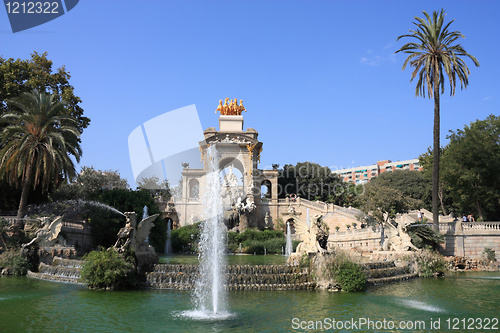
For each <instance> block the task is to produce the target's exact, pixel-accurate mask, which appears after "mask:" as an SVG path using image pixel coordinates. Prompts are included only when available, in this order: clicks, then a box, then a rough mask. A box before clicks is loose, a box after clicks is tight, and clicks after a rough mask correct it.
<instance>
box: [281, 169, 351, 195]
mask: <svg viewBox="0 0 500 333" xmlns="http://www.w3.org/2000/svg"><path fill="white" fill-rule="evenodd" d="M278 184H279V188H280V189H279V191H278V195H279V196H280V197H281V198H284V197H286V196H287V195H290V194H297V195H299V196H301V197H303V198H305V199H308V200H321V201H325V202H332V201H334V200H335V197H337V196H341V195H342V194H343V193H344V192H345V185H344V184H343V183H342V181H341V180H340V179H339V178H338V176H337V175H336V174H333V173H332V171H331V170H330V168H328V167H322V166H320V165H319V164H316V163H311V162H301V163H297V165H295V166H293V165H289V164H287V165H285V166H284V167H283V169H282V170H280V175H279V178H278Z"/></svg>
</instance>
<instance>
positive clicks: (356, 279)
mask: <svg viewBox="0 0 500 333" xmlns="http://www.w3.org/2000/svg"><path fill="white" fill-rule="evenodd" d="M334 276H335V279H336V280H337V283H338V284H339V285H340V287H341V288H342V290H345V291H363V290H365V289H366V277H365V275H364V274H363V272H362V271H361V266H359V265H358V264H355V263H353V262H352V261H345V262H343V263H342V264H341V265H340V266H339V267H338V268H337V270H336V271H335V272H334Z"/></svg>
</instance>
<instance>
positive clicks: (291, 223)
mask: <svg viewBox="0 0 500 333" xmlns="http://www.w3.org/2000/svg"><path fill="white" fill-rule="evenodd" d="M288 223H290V234H291V235H294V234H295V220H294V219H293V217H290V218H289V219H288V220H286V222H285V226H284V229H285V230H284V231H285V234H286V233H287V230H288V228H287V224H288Z"/></svg>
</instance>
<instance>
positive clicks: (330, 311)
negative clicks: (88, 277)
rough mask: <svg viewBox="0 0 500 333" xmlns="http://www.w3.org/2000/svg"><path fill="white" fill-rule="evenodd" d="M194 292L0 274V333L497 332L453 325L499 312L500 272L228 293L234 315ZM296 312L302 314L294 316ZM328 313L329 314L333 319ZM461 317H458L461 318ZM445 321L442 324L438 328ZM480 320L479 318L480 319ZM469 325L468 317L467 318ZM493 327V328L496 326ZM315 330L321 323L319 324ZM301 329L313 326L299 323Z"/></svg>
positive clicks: (483, 318)
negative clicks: (208, 310)
mask: <svg viewBox="0 0 500 333" xmlns="http://www.w3.org/2000/svg"><path fill="white" fill-rule="evenodd" d="M190 295H191V294H190V293H189V292H187V291H172V290H164V291H158V290H145V291H125V292H106V291H89V290H87V289H86V288H85V287H83V286H75V285H70V284H61V283H54V282H46V281H39V280H35V279H30V278H26V277H0V332H291V331H294V330H293V328H294V327H295V328H298V327H299V326H300V325H301V324H302V327H307V326H308V325H310V324H309V323H308V322H310V321H314V322H315V321H318V322H321V323H323V325H325V326H323V330H321V329H318V330H317V331H330V332H352V331H356V332H400V331H402V330H398V329H392V330H389V329H376V328H370V329H368V328H366V327H364V328H363V329H358V330H356V329H347V330H346V329H343V330H337V329H335V330H333V329H332V330H324V328H325V327H326V328H328V327H329V326H328V325H329V324H330V325H331V324H332V321H331V319H335V320H337V321H338V320H341V321H349V322H351V320H354V321H355V322H358V323H359V321H360V320H362V318H364V319H365V322H366V320H368V319H369V320H371V321H372V323H374V325H375V324H376V323H377V321H379V323H380V324H382V321H383V320H384V319H385V320H386V321H394V322H395V323H396V324H398V323H401V322H402V321H415V320H418V321H423V322H424V323H425V324H426V328H425V329H418V330H406V331H403V332H466V331H467V332H498V331H500V328H499V327H500V324H497V325H496V329H493V330H492V329H489V330H484V329H482V330H481V329H475V330H470V329H462V327H461V326H460V325H462V323H461V322H460V323H459V326H456V328H457V329H455V330H447V329H446V328H447V327H446V325H447V322H446V320H449V321H450V324H453V323H454V321H455V322H457V321H458V320H461V319H462V318H466V319H468V318H474V319H475V318H480V320H481V321H482V322H483V323H485V320H486V319H485V318H497V320H498V319H499V318H500V273H499V272H494V273H486V272H485V273H463V274H456V275H451V276H449V277H447V278H446V279H415V280H411V281H406V282H402V283H397V284H391V285H386V286H379V287H371V288H370V289H369V290H368V291H366V292H363V293H329V292H322V291H272V292H266V291H252V292H242V291H239V292H229V308H230V312H231V314H232V316H230V318H228V319H225V320H201V321H200V320H192V319H190V318H187V317H185V316H183V315H182V314H183V311H186V310H190V309H192V305H191V302H190ZM294 318H296V319H294ZM326 318H329V319H326ZM455 318H457V319H455ZM437 320H440V326H441V329H431V328H430V326H429V325H430V323H431V321H432V322H434V323H436V321H437ZM478 322H479V321H478ZM465 324H467V322H465ZM490 326H492V325H491V324H490ZM316 328H321V327H320V326H319V323H317V324H316ZM297 331H307V330H303V329H298V330H297Z"/></svg>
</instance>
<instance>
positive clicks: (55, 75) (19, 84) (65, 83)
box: [0, 52, 90, 133]
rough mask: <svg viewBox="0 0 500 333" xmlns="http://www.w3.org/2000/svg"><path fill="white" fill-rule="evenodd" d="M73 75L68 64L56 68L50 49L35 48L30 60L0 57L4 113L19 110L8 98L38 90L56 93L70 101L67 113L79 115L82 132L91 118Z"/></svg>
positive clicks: (0, 102)
mask: <svg viewBox="0 0 500 333" xmlns="http://www.w3.org/2000/svg"><path fill="white" fill-rule="evenodd" d="M70 78H71V76H70V75H69V72H68V71H67V70H66V68H64V66H63V67H61V68H58V69H57V71H55V72H52V61H51V60H49V59H47V53H46V52H45V53H42V54H38V53H37V52H34V53H33V54H31V59H28V60H21V59H17V60H14V59H12V58H10V59H4V58H2V57H0V115H1V114H4V113H8V112H11V111H15V109H12V108H11V106H8V105H7V104H6V100H7V99H9V98H13V97H18V96H19V95H21V93H23V92H30V91H33V90H38V91H40V92H46V93H50V94H52V95H54V96H55V98H56V100H57V101H61V102H62V103H63V104H64V105H66V111H65V113H64V115H65V116H70V117H73V118H75V119H76V120H77V128H78V131H79V132H80V133H82V132H83V130H84V129H85V128H87V126H88V125H89V123H90V119H89V118H87V117H84V116H83V109H82V108H81V106H80V103H81V102H82V101H81V99H80V97H78V96H76V95H75V94H74V88H73V86H71V85H70V84H69V79H70Z"/></svg>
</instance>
